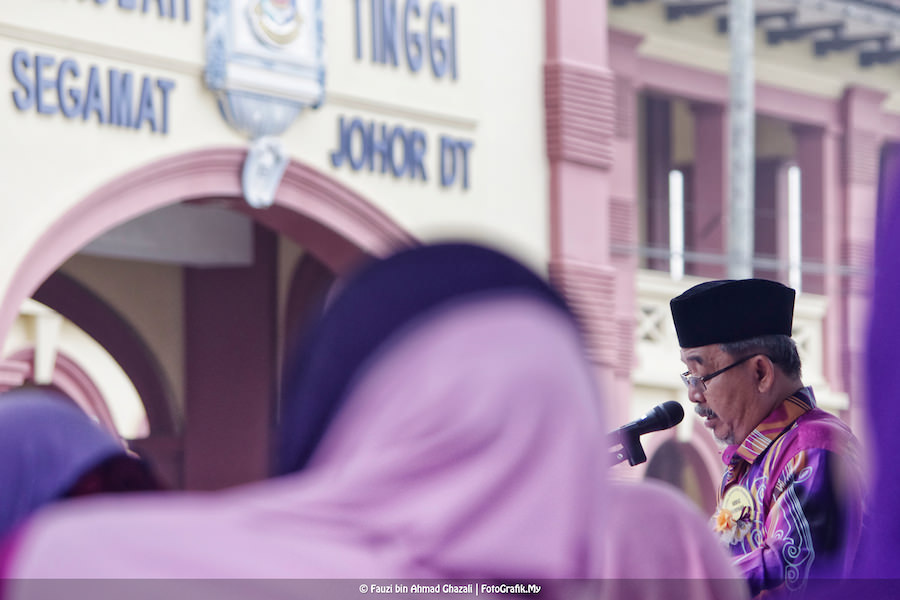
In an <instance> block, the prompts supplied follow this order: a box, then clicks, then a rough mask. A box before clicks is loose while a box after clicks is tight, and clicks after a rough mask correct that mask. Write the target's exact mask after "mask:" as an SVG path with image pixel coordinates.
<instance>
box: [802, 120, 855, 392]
mask: <svg viewBox="0 0 900 600" xmlns="http://www.w3.org/2000/svg"><path fill="white" fill-rule="evenodd" d="M794 138H795V140H796V147H797V150H796V151H797V166H798V167H800V197H801V211H800V214H801V219H800V220H801V223H800V227H801V237H802V258H803V283H802V289H803V291H805V292H811V293H814V294H822V295H825V296H826V297H827V298H828V312H827V314H826V315H825V323H824V328H825V331H824V343H825V357H824V365H823V370H824V374H825V378H826V379H827V380H828V382H829V384H830V385H831V387H832V388H834V389H837V390H842V389H844V370H843V366H842V364H841V352H840V351H839V350H838V349H839V348H840V345H841V336H842V333H841V319H842V317H841V315H842V314H843V310H844V309H843V306H844V303H843V298H842V297H841V280H840V275H839V271H840V266H841V265H840V255H841V253H840V248H841V230H842V222H843V219H844V210H843V198H842V196H843V193H842V190H841V177H840V166H841V163H840V158H839V155H840V147H839V143H840V137H839V135H838V134H837V133H836V132H834V131H831V130H829V129H826V128H824V127H809V126H796V127H794Z"/></svg>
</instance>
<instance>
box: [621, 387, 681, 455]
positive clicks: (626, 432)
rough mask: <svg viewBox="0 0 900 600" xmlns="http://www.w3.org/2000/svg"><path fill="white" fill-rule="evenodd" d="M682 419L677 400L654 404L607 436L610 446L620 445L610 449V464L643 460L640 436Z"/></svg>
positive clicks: (665, 427) (676, 423) (664, 427)
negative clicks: (626, 460)
mask: <svg viewBox="0 0 900 600" xmlns="http://www.w3.org/2000/svg"><path fill="white" fill-rule="evenodd" d="M682 419H684V408H682V407H681V404H679V403H678V402H675V401H674V400H669V401H668V402H663V403H662V404H660V405H658V406H654V407H653V408H652V409H651V410H650V411H649V412H647V413H645V414H643V415H641V416H640V417H638V418H637V419H636V420H634V421H632V422H631V423H628V424H627V425H622V426H621V427H619V428H618V429H616V430H615V431H613V432H611V433H610V434H609V435H608V436H607V438H608V440H609V444H610V446H621V447H622V448H621V450H613V451H612V464H617V463H620V462H622V461H623V460H625V459H628V464H630V465H631V466H632V467H633V466H634V465H638V464H641V463H642V462H645V461H646V460H647V455H646V454H644V448H643V447H642V446H641V440H640V437H641V436H642V435H644V434H645V433H650V432H651V431H661V430H663V429H668V428H669V427H674V426H675V425H678V424H679V423H681V421H682Z"/></svg>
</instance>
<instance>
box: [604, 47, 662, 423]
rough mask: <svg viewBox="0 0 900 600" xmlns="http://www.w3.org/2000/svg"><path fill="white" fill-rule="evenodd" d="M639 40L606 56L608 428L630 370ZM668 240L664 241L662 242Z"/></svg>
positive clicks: (625, 405) (622, 417)
mask: <svg viewBox="0 0 900 600" xmlns="http://www.w3.org/2000/svg"><path fill="white" fill-rule="evenodd" d="M641 39H642V38H641V37H640V36H636V35H633V34H628V33H624V32H611V33H610V55H611V61H612V64H613V65H614V68H615V92H616V112H615V117H616V123H615V139H614V141H613V147H614V149H615V150H614V152H615V156H616V161H615V163H614V164H613V168H612V171H611V172H610V179H611V192H610V206H609V222H610V242H611V243H612V245H613V248H616V249H618V250H617V251H615V252H613V253H612V256H611V259H612V266H613V268H614V269H615V273H616V284H615V285H616V296H615V313H614V318H613V319H614V322H615V335H616V346H617V347H618V349H617V351H616V354H617V359H616V360H615V361H614V362H613V365H612V371H613V380H614V381H613V396H612V398H613V399H614V401H612V402H609V405H610V411H609V412H610V419H611V420H612V421H613V423H625V422H627V420H628V417H629V412H630V410H629V409H630V404H631V371H632V369H633V368H634V367H635V336H634V332H635V327H636V324H637V319H636V316H635V310H636V308H635V307H636V306H637V286H636V281H637V270H638V255H637V253H636V248H637V245H638V169H639V159H638V139H637V135H638V127H637V119H638V94H637V89H636V88H635V84H634V80H635V78H636V75H637V69H638V57H637V47H638V45H639V44H640V42H641ZM667 239H668V236H667Z"/></svg>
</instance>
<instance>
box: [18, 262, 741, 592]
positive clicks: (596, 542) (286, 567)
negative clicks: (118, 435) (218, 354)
mask: <svg viewBox="0 0 900 600" xmlns="http://www.w3.org/2000/svg"><path fill="white" fill-rule="evenodd" d="M296 355H297V356H298V359H297V364H296V365H293V366H292V367H291V368H290V377H289V379H288V384H287V386H286V387H287V392H286V395H285V404H284V406H283V410H282V435H281V438H280V444H279V448H278V465H279V470H280V472H281V476H279V477H277V478H275V479H272V480H270V481H266V482H261V483H258V484H252V485H249V486H245V487H243V488H239V489H232V490H229V491H225V492H218V493H215V494H208V493H207V494H189V495H188V494H185V495H181V496H180V497H177V498H163V499H150V498H147V499H143V500H133V501H128V502H121V501H119V502H113V501H111V500H104V501H96V502H94V503H92V505H90V506H89V505H87V504H85V505H82V506H78V507H75V506H72V507H60V508H59V509H57V510H54V511H52V512H48V513H47V514H42V515H41V516H40V517H38V518H37V519H35V520H34V521H33V522H32V523H30V524H29V526H28V528H27V530H26V535H25V536H24V540H23V541H22V543H21V546H20V548H19V549H18V551H17V552H16V553H15V555H14V556H13V558H12V560H11V562H10V563H9V565H8V573H9V574H10V575H11V576H13V577H19V578H41V577H63V578H65V577H70V578H77V577H98V578H102V577H124V578H140V577H144V578H159V577H169V578H173V577H174V578H178V577H182V578H206V580H207V582H208V583H209V585H214V583H213V582H210V580H214V579H217V578H245V579H252V580H254V582H255V587H254V589H253V591H252V593H253V595H254V597H268V598H272V597H280V596H279V595H278V592H279V591H281V592H283V593H284V597H292V598H296V597H301V596H302V591H298V590H297V589H296V588H293V589H289V590H287V591H286V590H284V589H283V588H282V587H279V585H278V582H277V580H276V578H295V579H300V578H318V579H334V578H357V579H368V578H380V579H387V578H391V579H393V578H411V579H419V580H421V579H432V578H434V579H460V578H466V579H478V580H481V581H485V582H490V581H495V580H503V581H509V580H510V579H515V578H518V579H519V580H521V581H535V580H538V579H551V580H557V581H559V580H562V579H568V580H575V579H582V580H588V579H595V580H596V579H601V578H612V577H617V576H621V577H624V578H635V579H637V578H651V579H652V578H665V577H679V578H695V579H696V580H697V581H698V582H699V584H698V585H696V586H694V588H693V590H694V592H695V594H694V595H692V597H694V598H729V599H730V598H741V597H743V595H744V594H745V593H746V592H745V590H744V588H743V582H742V581H740V580H739V579H738V578H737V574H736V573H735V572H734V571H733V570H731V568H730V565H729V564H728V561H727V558H726V556H725V554H724V552H723V551H722V550H721V549H720V548H719V547H718V546H717V543H716V541H715V540H714V538H713V537H712V534H711V533H710V532H709V531H708V530H707V528H706V523H705V520H704V519H702V518H701V517H700V516H699V515H698V514H696V512H692V511H691V509H689V508H688V507H687V506H686V502H685V501H684V500H683V499H681V498H679V497H678V496H676V494H675V493H674V492H669V491H667V490H666V491H661V490H659V489H656V488H644V487H642V486H636V487H631V488H628V489H627V491H624V492H621V491H618V490H619V488H616V490H612V489H611V486H610V485H609V484H608V482H607V466H606V457H607V455H608V448H607V447H606V446H605V443H606V442H605V440H606V432H605V429H604V424H603V418H602V415H601V408H602V407H601V406H600V402H599V397H598V394H597V390H596V388H595V384H594V374H593V369H592V366H591V364H590V363H589V361H588V360H587V359H586V358H585V353H584V348H583V345H582V340H581V336H580V332H579V329H578V326H577V324H576V321H575V319H574V317H573V316H572V314H571V313H570V312H569V310H568V308H567V307H566V304H565V303H564V302H563V301H562V299H561V298H560V297H559V296H558V295H557V294H556V293H555V292H554V291H553V290H552V289H551V288H550V287H549V286H548V285H547V284H546V283H545V282H543V280H541V279H540V278H539V277H537V276H536V275H535V274H534V273H532V272H531V271H530V270H528V269H527V268H525V267H524V266H522V265H521V264H520V263H518V262H516V261H514V260H512V259H511V258H509V257H507V256H506V255H503V254H501V253H498V252H495V251H492V250H488V249H486V248H482V247H478V246H473V245H467V244H438V245H432V246H424V247H417V248H414V249H410V250H405V251H402V252H400V253H398V254H396V255H394V256H392V257H390V258H387V259H385V260H381V261H376V262H374V263H372V264H370V265H368V266H367V267H366V268H364V269H363V270H362V271H361V272H359V273H358V274H356V276H355V277H353V278H352V279H350V280H348V282H347V283H346V285H345V286H344V287H343V289H342V290H341V293H340V294H339V295H338V296H337V297H336V298H335V299H334V301H333V302H332V303H331V305H330V306H329V307H328V309H327V310H326V312H325V314H324V315H323V317H322V319H321V320H320V322H319V323H318V325H317V326H316V327H315V328H314V330H313V331H312V333H311V335H310V336H309V337H308V338H307V341H306V343H305V344H304V346H303V348H302V349H301V350H300V351H299V352H298V353H297V354H296ZM673 498H674V500H673ZM619 501H624V502H628V503H629V506H627V507H622V508H617V507H616V506H615V505H614V504H611V503H615V502H619ZM643 511H646V513H644V512H643ZM619 517H625V518H629V519H631V518H633V517H640V520H644V521H648V522H650V523H651V524H652V525H653V529H652V530H643V529H642V528H641V523H640V522H628V523H622V522H621V520H622V519H620V518H619ZM124 531H130V532H131V533H130V534H129V535H124V534H123V532H124ZM89 532H95V533H92V534H91V535H88V533H89ZM97 532H103V533H102V534H100V533H97ZM86 537H87V538H89V540H88V543H87V544H85V543H84V540H85V538H86ZM633 537H634V538H635V540H636V541H635V542H631V541H629V540H631V539H632V538H633ZM619 542H621V552H619ZM660 547H665V551H664V552H660V551H659V548H660ZM64 556H65V557H68V560H66V561H63V560H61V559H62V557H64ZM630 561H637V564H640V565H642V566H643V567H642V568H639V569H635V568H634V567H632V566H630ZM623 565H629V566H628V568H627V571H628V572H626V568H625V567H624V566H623ZM638 573H639V574H638ZM636 574H637V575H636ZM264 578H268V579H264ZM713 579H715V581H712V580H713ZM723 580H724V581H725V582H726V583H731V585H726V586H725V587H722V586H721V584H722V582H723ZM599 585H600V590H599V592H600V593H599V594H594V596H595V597H600V598H603V597H606V598H613V597H641V596H634V595H633V594H630V595H628V596H624V595H622V594H619V592H621V590H619V589H618V588H614V587H604V585H603V584H602V583H600V584H599ZM736 586H737V587H736ZM725 588H727V589H725ZM236 589H237V588H235V587H234V586H227V585H225V586H222V587H220V588H218V589H217V590H216V592H215V595H216V597H222V596H221V595H222V594H228V593H232V594H237V596H235V597H239V595H240V594H241V593H243V594H248V593H251V592H250V591H248V590H247V589H241V590H240V592H238V591H235V590H236ZM26 590H27V586H15V587H13V588H10V591H11V592H12V593H11V595H10V597H12V598H25V597H40V596H38V595H29V594H28V593H26ZM354 590H355V588H354ZM611 590H615V591H616V593H613V592H612V591H611ZM570 591H571V590H570ZM669 591H671V589H669ZM656 592H658V590H657V591H656ZM354 593H355V592H354ZM617 594H618V595H617ZM651 596H652V597H662V596H659V595H658V593H657V595H653V594H650V593H648V594H646V595H645V596H643V597H651Z"/></svg>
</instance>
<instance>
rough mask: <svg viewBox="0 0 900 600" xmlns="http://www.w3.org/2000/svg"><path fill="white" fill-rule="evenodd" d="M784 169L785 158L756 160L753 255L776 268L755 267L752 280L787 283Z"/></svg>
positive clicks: (785, 185) (785, 179)
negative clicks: (768, 260) (765, 260)
mask: <svg viewBox="0 0 900 600" xmlns="http://www.w3.org/2000/svg"><path fill="white" fill-rule="evenodd" d="M787 169H788V165H787V163H786V161H785V160H784V159H781V158H768V159H762V160H758V161H756V185H755V186H754V189H755V197H756V198H755V207H756V210H755V215H754V218H755V223H754V246H755V247H756V255H757V257H759V258H762V259H771V260H774V261H776V263H777V266H776V265H773V266H771V267H766V266H762V267H758V268H756V269H754V273H753V276H754V277H762V278H764V279H773V280H776V281H781V282H783V283H787V280H788V279H787V275H788V273H787V271H788V265H787V263H788V235H789V233H788V227H787V225H788V214H787V212H788V211H787V208H788V206H787V204H788V202H787V200H788V197H787V196H788V189H787V187H788V186H787Z"/></svg>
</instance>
